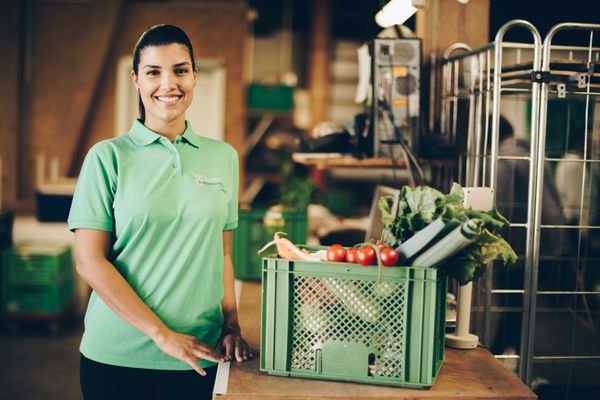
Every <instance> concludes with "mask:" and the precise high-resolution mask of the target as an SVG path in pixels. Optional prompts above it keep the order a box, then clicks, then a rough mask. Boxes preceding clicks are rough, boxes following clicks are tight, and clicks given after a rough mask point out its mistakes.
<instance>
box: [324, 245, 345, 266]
mask: <svg viewBox="0 0 600 400" xmlns="http://www.w3.org/2000/svg"><path fill="white" fill-rule="evenodd" d="M345 259H346V250H344V248H343V247H342V245H340V244H332V245H331V246H329V248H328V249H327V261H332V262H342V261H344V260H345Z"/></svg>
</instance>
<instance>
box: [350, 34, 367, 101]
mask: <svg viewBox="0 0 600 400" xmlns="http://www.w3.org/2000/svg"><path fill="white" fill-rule="evenodd" d="M356 54H357V56H358V85H357V86H356V97H354V102H355V103H362V102H364V101H366V100H367V98H368V96H369V86H370V85H369V81H370V80H371V56H370V55H369V47H368V46H367V45H366V44H363V45H362V46H360V47H359V48H358V49H357V50H356Z"/></svg>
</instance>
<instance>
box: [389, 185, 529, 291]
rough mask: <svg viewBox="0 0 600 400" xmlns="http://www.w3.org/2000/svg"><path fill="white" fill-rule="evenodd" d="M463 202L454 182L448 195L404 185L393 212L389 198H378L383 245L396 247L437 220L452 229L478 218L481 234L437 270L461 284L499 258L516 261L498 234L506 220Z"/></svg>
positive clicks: (428, 188)
mask: <svg viewBox="0 0 600 400" xmlns="http://www.w3.org/2000/svg"><path fill="white" fill-rule="evenodd" d="M463 200H464V193H463V190H462V188H461V187H460V185H459V184H457V183H454V184H453V185H452V188H451V190H450V193H449V194H448V195H444V194H443V193H441V192H439V191H438V190H435V189H433V188H430V187H427V186H418V187H416V188H410V187H408V186H405V187H403V188H402V190H401V192H400V195H399V196H398V205H397V210H394V207H393V206H394V198H393V197H392V196H384V197H382V198H381V199H380V200H379V204H378V206H379V209H380V211H381V215H382V223H383V225H384V233H383V241H384V242H385V244H386V245H387V246H391V247H397V246H398V245H400V244H401V243H403V242H405V241H406V240H408V239H410V238H411V237H412V236H413V235H414V234H415V233H416V232H418V231H420V230H421V229H423V228H425V227H426V226H427V225H429V224H430V223H432V222H433V221H435V220H437V219H441V220H442V221H443V222H444V223H445V224H446V225H447V226H453V225H457V224H460V223H463V222H465V221H467V220H469V219H475V218H478V219H480V220H481V221H483V225H484V227H483V231H482V234H481V235H480V236H479V237H478V239H477V240H476V241H475V242H473V243H472V244H470V245H469V246H467V247H466V248H464V249H463V250H461V251H460V252H459V253H457V254H455V255H453V256H451V257H449V258H448V259H447V260H445V261H443V262H442V263H441V264H440V265H439V268H441V269H442V270H444V271H445V272H446V273H447V274H448V275H449V276H451V277H453V278H455V279H456V280H457V281H458V282H459V283H460V284H461V285H464V284H467V283H468V282H470V281H472V280H473V279H475V278H477V277H479V276H481V275H482V273H483V271H484V268H485V266H486V265H487V264H489V263H490V262H492V261H494V260H496V259H501V260H502V262H503V263H504V265H506V264H508V263H514V262H516V260H517V255H516V254H515V252H514V251H513V249H512V247H511V246H510V244H508V243H507V242H506V241H505V240H504V239H503V238H502V236H500V233H499V232H500V231H501V230H502V229H504V228H505V227H507V226H508V225H509V221H508V220H507V219H506V218H504V216H502V214H500V212H498V210H497V209H496V208H495V207H494V208H492V209H491V210H490V211H487V212H483V211H476V210H472V209H470V208H469V209H466V208H464V206H463ZM394 211H395V212H394ZM394 214H395V215H394Z"/></svg>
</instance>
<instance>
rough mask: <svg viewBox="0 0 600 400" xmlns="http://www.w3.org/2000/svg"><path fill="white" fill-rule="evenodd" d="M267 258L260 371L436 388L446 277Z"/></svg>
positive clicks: (430, 271)
mask: <svg viewBox="0 0 600 400" xmlns="http://www.w3.org/2000/svg"><path fill="white" fill-rule="evenodd" d="M383 273H384V274H383V276H384V279H383V282H379V283H378V282H377V268H376V267H371V268H364V267H360V266H358V265H352V264H345V263H318V262H305V261H288V260H280V259H264V260H263V287H262V289H263V304H262V311H263V314H262V328H263V329H262V333H263V334H262V336H261V342H262V351H261V370H263V371H267V372H269V373H272V374H278V375H291V376H298V377H307V378H318V379H332V380H343V381H351V382H363V383H373V384H382V385H390V386H405V387H417V388H423V387H429V386H431V385H432V384H433V382H434V380H435V377H436V376H437V373H438V371H439V368H440V366H441V363H442V361H443V335H444V333H445V329H443V325H444V323H445V321H443V315H444V311H443V310H442V309H443V308H445V298H446V294H445V293H446V279H445V278H443V277H442V276H441V275H440V273H439V272H438V271H437V270H436V269H428V268H412V267H396V268H386V269H385V270H384V271H383Z"/></svg>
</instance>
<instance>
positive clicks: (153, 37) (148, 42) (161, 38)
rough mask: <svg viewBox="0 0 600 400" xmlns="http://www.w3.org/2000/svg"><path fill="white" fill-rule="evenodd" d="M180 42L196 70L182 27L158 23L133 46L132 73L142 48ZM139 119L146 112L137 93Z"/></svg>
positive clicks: (135, 69) (135, 70)
mask: <svg viewBox="0 0 600 400" xmlns="http://www.w3.org/2000/svg"><path fill="white" fill-rule="evenodd" d="M173 43H177V44H182V45H184V46H186V47H187V48H188V51H189V52H190V58H191V60H192V69H193V70H194V71H195V70H196V60H194V49H193V48H192V43H191V42H190V38H189V37H188V36H187V35H186V34H185V32H184V31H183V29H181V28H179V27H178V26H175V25H168V24H160V25H154V26H151V27H150V28H148V29H146V30H145V31H144V33H142V35H141V36H140V38H139V39H138V41H137V42H136V44H135V46H134V47H133V73H134V74H135V75H136V76H137V74H138V67H139V64H140V53H141V51H142V50H143V49H145V48H146V47H150V46H166V45H168V44H173ZM138 101H139V108H140V119H141V120H142V122H143V121H144V120H145V119H146V112H145V109H144V104H143V103H142V97H141V96H140V95H139V94H138Z"/></svg>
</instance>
